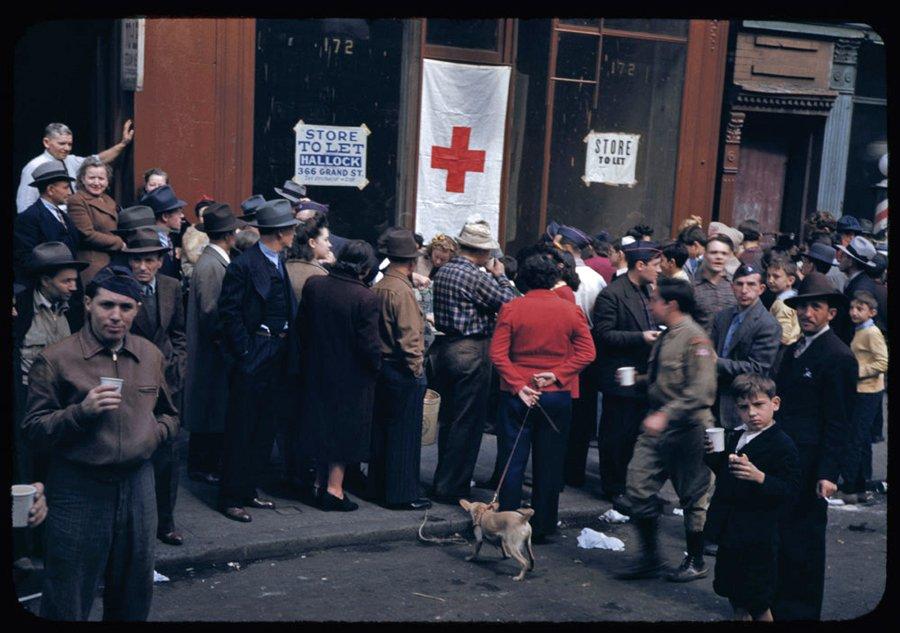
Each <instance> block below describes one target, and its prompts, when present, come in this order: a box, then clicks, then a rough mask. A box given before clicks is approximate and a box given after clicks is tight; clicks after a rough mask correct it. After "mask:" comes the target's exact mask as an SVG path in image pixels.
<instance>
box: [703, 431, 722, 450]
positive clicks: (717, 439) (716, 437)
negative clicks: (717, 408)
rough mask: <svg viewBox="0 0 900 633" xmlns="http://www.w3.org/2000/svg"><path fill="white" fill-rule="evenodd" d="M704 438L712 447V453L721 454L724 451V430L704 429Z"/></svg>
mask: <svg viewBox="0 0 900 633" xmlns="http://www.w3.org/2000/svg"><path fill="white" fill-rule="evenodd" d="M706 436H707V437H708V438H709V441H710V442H712V445H713V453H722V452H724V451H725V429H722V428H719V427H715V428H712V429H706Z"/></svg>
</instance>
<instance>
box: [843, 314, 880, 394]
mask: <svg viewBox="0 0 900 633" xmlns="http://www.w3.org/2000/svg"><path fill="white" fill-rule="evenodd" d="M850 350H851V351H852V352H853V355H854V356H855V357H856V362H857V363H859V382H858V383H857V385H856V392H857V393H878V392H879V391H884V372H886V371H887V369H888V349H887V344H886V343H885V342H884V335H883V334H882V333H881V330H879V329H878V327H877V326H875V325H873V326H871V327H867V328H863V329H862V330H856V334H854V335H853V341H851V343H850Z"/></svg>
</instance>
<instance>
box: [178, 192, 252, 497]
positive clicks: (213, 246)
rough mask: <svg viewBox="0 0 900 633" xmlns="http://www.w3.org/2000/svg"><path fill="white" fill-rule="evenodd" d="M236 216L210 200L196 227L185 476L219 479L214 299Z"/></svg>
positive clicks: (222, 402)
mask: <svg viewBox="0 0 900 633" xmlns="http://www.w3.org/2000/svg"><path fill="white" fill-rule="evenodd" d="M237 227H238V220H237V218H235V217H234V213H233V212H232V210H231V207H229V206H228V205H227V204H214V205H212V206H211V207H209V208H208V209H206V213H204V215H203V222H201V223H200V224H198V225H197V230H198V231H202V232H204V233H206V234H207V235H208V236H209V244H207V245H206V247H205V248H204V249H203V252H202V253H201V254H200V259H198V260H197V264H196V265H195V266H194V273H193V274H192V275H191V287H190V291H189V293H188V305H187V327H186V333H187V371H186V376H185V388H184V399H183V406H182V416H181V419H182V424H183V425H184V427H185V428H186V429H188V430H189V431H190V433H191V436H190V440H189V443H188V476H189V477H190V478H191V479H193V480H195V481H202V482H205V483H208V484H218V483H219V481H220V478H219V473H220V472H221V466H220V463H219V462H220V460H221V458H222V439H223V437H224V434H225V413H226V406H227V404H228V368H227V365H226V356H225V354H224V353H223V351H222V332H221V329H220V328H219V312H218V303H219V295H220V294H221V292H222V281H223V280H224V279H225V270H226V269H227V268H228V265H229V264H230V263H231V255H230V253H231V249H232V248H234V242H235V239H236V238H235V230H236V229H237Z"/></svg>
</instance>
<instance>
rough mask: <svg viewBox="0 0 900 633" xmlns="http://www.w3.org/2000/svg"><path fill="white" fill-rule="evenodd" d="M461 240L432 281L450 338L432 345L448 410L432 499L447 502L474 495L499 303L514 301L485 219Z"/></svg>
mask: <svg viewBox="0 0 900 633" xmlns="http://www.w3.org/2000/svg"><path fill="white" fill-rule="evenodd" d="M456 241H457V243H458V244H459V253H458V254H457V255H456V256H455V257H453V259H451V260H450V261H449V262H447V263H446V264H444V265H443V266H441V268H440V269H439V270H438V272H437V273H436V274H435V277H434V316H435V325H436V327H437V329H438V330H439V331H441V332H444V336H442V337H440V339H439V340H436V341H435V343H434V348H435V351H434V366H435V376H434V379H435V390H436V391H437V392H438V393H440V394H441V403H442V406H441V411H440V414H439V415H440V429H439V431H438V462H437V467H436V468H435V471H434V483H433V487H432V494H431V498H432V499H434V500H436V501H439V502H442V503H457V502H458V501H459V499H461V498H464V497H468V496H469V489H470V482H471V481H472V473H473V471H474V470H475V462H476V460H477V459H478V450H479V448H480V447H481V435H482V432H483V431H484V423H485V418H486V417H487V406H488V391H489V390H490V384H491V364H490V360H489V358H488V349H489V346H490V342H491V334H492V333H493V330H494V324H495V323H496V320H497V312H498V311H499V310H500V306H501V305H503V304H504V303H506V302H507V301H510V300H512V299H513V298H514V297H515V296H516V295H515V290H514V289H513V286H512V284H511V283H510V281H509V279H507V277H506V274H505V269H504V266H503V263H502V262H501V261H500V260H499V259H497V258H495V257H492V256H491V251H492V250H493V249H495V248H500V245H499V244H498V243H497V241H496V240H495V239H494V238H493V236H492V235H491V228H490V226H489V225H488V223H487V222H486V221H485V220H481V219H479V220H472V221H469V222H467V223H466V224H465V226H463V228H462V231H460V234H459V237H457V238H456ZM479 267H484V268H485V269H486V270H487V273H488V274H485V273H484V272H483V271H481V270H479Z"/></svg>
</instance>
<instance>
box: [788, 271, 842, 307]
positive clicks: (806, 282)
mask: <svg viewBox="0 0 900 633" xmlns="http://www.w3.org/2000/svg"><path fill="white" fill-rule="evenodd" d="M812 299H824V300H825V301H827V302H828V305H830V306H832V307H843V306H846V305H847V297H845V296H844V295H843V294H842V293H840V292H838V291H837V289H836V288H835V287H834V284H832V283H831V281H829V280H828V277H826V276H825V275H823V274H822V273H820V272H817V271H813V272H811V273H809V274H808V275H807V276H806V277H804V278H803V281H801V282H800V287H799V288H797V294H796V295H795V296H793V297H791V298H789V299H785V301H784V303H785V305H787V307H789V308H796V307H797V305H798V304H799V303H803V302H806V301H810V300H812Z"/></svg>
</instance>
